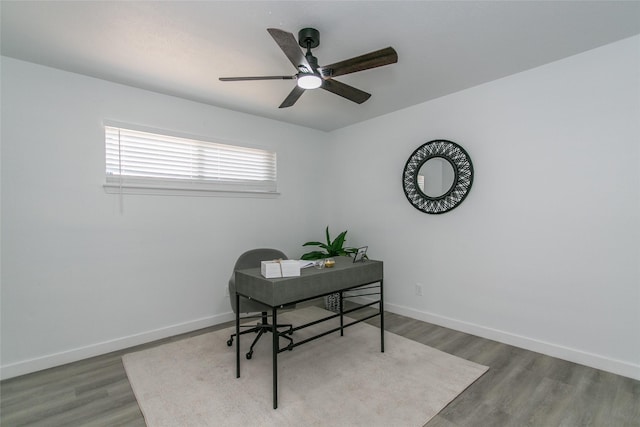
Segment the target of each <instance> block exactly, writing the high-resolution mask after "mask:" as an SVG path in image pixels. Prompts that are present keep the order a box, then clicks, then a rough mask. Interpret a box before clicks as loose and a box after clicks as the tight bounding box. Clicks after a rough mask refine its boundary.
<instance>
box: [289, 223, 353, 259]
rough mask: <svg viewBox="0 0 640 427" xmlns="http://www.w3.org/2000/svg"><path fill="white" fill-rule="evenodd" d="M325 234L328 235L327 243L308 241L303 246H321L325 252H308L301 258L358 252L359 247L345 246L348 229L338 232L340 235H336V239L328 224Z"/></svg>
mask: <svg viewBox="0 0 640 427" xmlns="http://www.w3.org/2000/svg"><path fill="white" fill-rule="evenodd" d="M325 234H326V236H327V243H321V242H307V243H305V244H304V245H302V246H319V247H320V248H322V249H324V252H323V251H320V250H316V251H311V252H307V253H306V254H304V255H302V257H301V259H304V260H314V259H322V258H330V257H334V256H351V254H355V253H356V252H358V249H357V248H345V247H344V243H345V241H346V236H347V230H345V231H343V232H342V233H340V234H338V237H336V238H335V239H334V240H331V237H330V236H329V226H327V229H326V230H325Z"/></svg>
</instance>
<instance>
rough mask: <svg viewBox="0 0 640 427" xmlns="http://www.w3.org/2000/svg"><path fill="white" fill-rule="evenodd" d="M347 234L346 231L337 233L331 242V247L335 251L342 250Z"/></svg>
mask: <svg viewBox="0 0 640 427" xmlns="http://www.w3.org/2000/svg"><path fill="white" fill-rule="evenodd" d="M346 236H347V232H346V231H343V232H342V233H340V234H338V237H336V239H335V240H334V241H333V243H331V248H332V249H333V250H334V251H336V252H340V251H342V250H343V248H342V247H343V246H344V241H345V239H346Z"/></svg>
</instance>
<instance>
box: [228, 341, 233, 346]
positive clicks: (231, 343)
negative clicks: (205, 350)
mask: <svg viewBox="0 0 640 427" xmlns="http://www.w3.org/2000/svg"><path fill="white" fill-rule="evenodd" d="M232 345H233V339H230V340H227V346H229V347H231V346H232Z"/></svg>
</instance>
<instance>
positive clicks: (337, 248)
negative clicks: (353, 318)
mask: <svg viewBox="0 0 640 427" xmlns="http://www.w3.org/2000/svg"><path fill="white" fill-rule="evenodd" d="M325 234H326V238H327V243H322V242H307V243H305V244H304V245H302V246H319V247H320V248H321V249H324V251H321V250H315V251H311V252H307V253H306V254H304V255H302V257H301V259H304V260H317V259H323V258H331V257H334V256H351V254H355V253H356V252H358V249H357V248H348V247H347V248H345V247H344V243H345V241H346V236H347V230H345V231H343V232H342V233H340V234H338V237H336V238H335V239H333V240H331V236H330V235H329V226H327V229H326V230H325ZM324 305H325V308H326V309H327V310H331V311H336V312H337V311H340V294H339V293H336V294H331V295H327V296H325V297H324Z"/></svg>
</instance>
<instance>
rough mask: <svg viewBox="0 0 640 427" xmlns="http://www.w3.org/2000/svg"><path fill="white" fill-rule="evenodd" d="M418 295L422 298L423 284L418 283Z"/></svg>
mask: <svg viewBox="0 0 640 427" xmlns="http://www.w3.org/2000/svg"><path fill="white" fill-rule="evenodd" d="M416 295H417V296H419V297H421V296H422V283H416Z"/></svg>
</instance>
